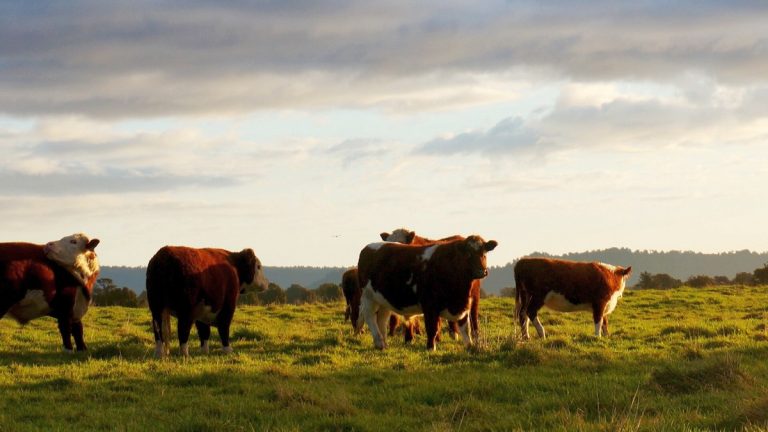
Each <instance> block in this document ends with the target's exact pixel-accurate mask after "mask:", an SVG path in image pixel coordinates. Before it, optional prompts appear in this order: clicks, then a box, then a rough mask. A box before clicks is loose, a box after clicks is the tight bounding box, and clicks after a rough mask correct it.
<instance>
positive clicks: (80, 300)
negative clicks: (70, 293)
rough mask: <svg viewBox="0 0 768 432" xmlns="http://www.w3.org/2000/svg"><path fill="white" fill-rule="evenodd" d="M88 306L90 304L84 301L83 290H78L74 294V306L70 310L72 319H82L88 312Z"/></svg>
mask: <svg viewBox="0 0 768 432" xmlns="http://www.w3.org/2000/svg"><path fill="white" fill-rule="evenodd" d="M90 304H91V302H90V301H88V300H86V299H85V296H84V295H83V290H82V289H80V288H78V289H77V294H75V306H74V307H73V308H72V318H74V319H75V320H76V321H79V320H80V319H82V318H83V317H84V316H85V313H86V312H88V306H90Z"/></svg>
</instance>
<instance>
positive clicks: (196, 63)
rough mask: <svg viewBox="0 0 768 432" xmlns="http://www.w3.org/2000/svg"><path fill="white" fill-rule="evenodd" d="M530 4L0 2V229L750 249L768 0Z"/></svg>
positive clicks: (286, 241) (276, 260)
mask: <svg viewBox="0 0 768 432" xmlns="http://www.w3.org/2000/svg"><path fill="white" fill-rule="evenodd" d="M540 3H542V2H538V1H483V2H477V1H454V0H440V1H419V2H414V1H410V0H409V1H398V0H394V1H386V2H381V1H358V0H355V1H351V0H350V1H347V0H330V1H323V2H318V1H304V0H298V1H284V0H274V1H256V2H247V1H237V0H236V1H230V2H202V1H183V2H182V1H175V0H169V1H163V2H155V1H141V0H138V1H137V0H133V1H130V2H122V1H110V2H103V1H79V0H74V1H68V2H59V1H45V0H43V1H35V2H15V1H2V0H0V152H2V157H1V158H0V220H2V224H0V241H28V242H34V243H44V242H47V241H50V240H54V239H59V238H61V237H63V236H65V235H69V234H72V233H74V232H85V233H87V234H88V235H90V236H92V237H97V238H99V239H100V240H101V244H100V245H99V246H98V248H97V252H99V256H100V258H101V262H102V265H127V266H139V265H146V263H147V262H148V261H149V259H150V258H151V257H152V255H153V254H154V253H155V252H156V251H157V249H159V248H160V247H162V246H164V245H167V244H171V245H187V246H194V247H222V248H226V249H230V250H240V249H242V248H245V247H251V248H253V249H254V250H255V251H256V254H257V255H258V256H259V258H260V259H261V261H262V262H263V263H264V264H265V265H271V266H294V265H306V266H326V265H327V266H346V265H353V264H355V263H356V261H357V256H358V253H359V251H360V249H361V248H362V247H364V246H365V245H366V244H367V243H370V242H374V241H377V240H379V233H380V232H382V231H392V230H394V229H396V228H400V227H407V228H410V229H412V230H415V231H416V232H417V233H418V234H420V235H422V236H425V237H432V238H435V237H444V236H449V235H453V234H464V235H469V234H473V233H474V234H480V235H482V236H483V237H484V238H486V239H495V240H497V241H498V242H499V247H497V248H496V250H494V251H493V252H490V253H489V255H488V261H489V264H491V265H504V264H506V263H508V262H511V261H513V260H514V259H516V258H518V257H520V256H523V255H525V254H528V253H531V252H535V251H539V252H549V253H553V254H558V253H566V252H576V251H585V250H594V249H599V248H606V247H628V248H631V249H639V250H645V249H648V250H694V251H701V252H723V251H732V250H741V249H750V250H754V251H765V250H768V230H766V229H765V224H766V221H768V193H766V186H768V103H766V101H767V100H768V26H767V25H765V23H766V22H768V5H766V4H765V3H764V2H762V1H732V2H719V1H706V0H704V1H701V0H699V1H675V2H668V1H642V0H641V1H633V2H615V1H590V2H574V1H564V0H555V1H551V2H545V3H543V4H540ZM615 264H621V263H615Z"/></svg>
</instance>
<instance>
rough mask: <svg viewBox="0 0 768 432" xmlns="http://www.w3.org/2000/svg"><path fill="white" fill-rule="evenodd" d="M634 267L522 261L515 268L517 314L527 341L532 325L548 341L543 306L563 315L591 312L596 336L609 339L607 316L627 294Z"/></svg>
mask: <svg viewBox="0 0 768 432" xmlns="http://www.w3.org/2000/svg"><path fill="white" fill-rule="evenodd" d="M631 272H632V267H627V268H623V267H618V266H612V265H610V264H603V263H598V262H574V261H565V260H556V259H548V258H521V259H520V260H519V261H518V262H517V264H515V286H516V288H515V291H516V294H515V314H516V316H517V319H518V320H519V322H520V327H521V328H522V334H523V338H525V339H528V337H529V336H528V323H529V320H530V321H533V325H534V326H535V327H536V332H537V333H538V334H539V337H542V338H543V337H545V336H546V333H545V332H544V327H543V326H542V325H541V322H540V321H539V317H538V311H539V309H541V307H542V306H545V305H546V306H547V307H549V308H550V309H553V310H556V311H560V312H573V311H580V310H585V311H590V310H591V311H592V317H593V318H594V321H595V336H597V337H600V335H601V331H602V333H604V334H605V335H606V336H607V335H608V315H609V314H610V313H611V312H613V310H614V309H615V308H616V303H617V302H618V301H619V298H620V297H621V296H622V294H623V292H624V286H625V285H626V283H627V279H628V278H629V275H630V273H631Z"/></svg>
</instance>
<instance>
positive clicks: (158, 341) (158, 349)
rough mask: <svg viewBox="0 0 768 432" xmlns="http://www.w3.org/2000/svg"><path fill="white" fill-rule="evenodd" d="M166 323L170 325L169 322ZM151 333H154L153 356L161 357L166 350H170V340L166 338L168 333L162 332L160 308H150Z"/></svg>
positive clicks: (161, 312) (166, 352)
mask: <svg viewBox="0 0 768 432" xmlns="http://www.w3.org/2000/svg"><path fill="white" fill-rule="evenodd" d="M169 319H170V318H169ZM168 325H170V323H169V324H168ZM152 333H153V334H154V335H155V357H157V358H163V356H164V355H166V354H169V352H168V351H169V350H170V347H169V345H170V343H171V341H170V340H166V338H167V337H168V335H166V334H164V333H163V311H162V310H159V311H157V310H152ZM168 333H170V332H168Z"/></svg>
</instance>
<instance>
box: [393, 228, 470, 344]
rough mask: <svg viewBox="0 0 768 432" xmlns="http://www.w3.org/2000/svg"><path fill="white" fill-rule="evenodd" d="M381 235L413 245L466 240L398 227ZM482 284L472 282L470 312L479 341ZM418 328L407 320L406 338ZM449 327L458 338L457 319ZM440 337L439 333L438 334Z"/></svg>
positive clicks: (414, 322)
mask: <svg viewBox="0 0 768 432" xmlns="http://www.w3.org/2000/svg"><path fill="white" fill-rule="evenodd" d="M379 235H380V236H381V239H382V240H384V241H389V242H397V243H403V244H412V245H418V246H428V245H433V244H437V243H447V242H451V241H455V240H464V237H463V236H460V235H452V236H450V237H443V238H441V239H437V240H432V239H428V238H426V237H421V236H419V235H417V234H416V232H415V231H411V230H408V229H405V228H398V229H396V230H394V231H392V232H391V233H388V232H383V233H381V234H379ZM480 286H481V280H480V279H475V281H474V282H472V309H471V310H470V313H469V325H470V328H471V329H472V338H473V339H474V340H475V341H477V340H478V338H479V337H480V321H479V311H480ZM414 326H416V327H415V328H416V329H418V322H416V321H412V322H411V321H408V322H406V331H405V338H406V341H408V340H410V339H413V329H414ZM448 329H449V330H450V334H451V337H452V338H453V339H454V340H455V339H457V338H458V333H459V326H458V324H457V323H456V321H449V322H448ZM390 335H391V332H390ZM438 338H439V335H438Z"/></svg>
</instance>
